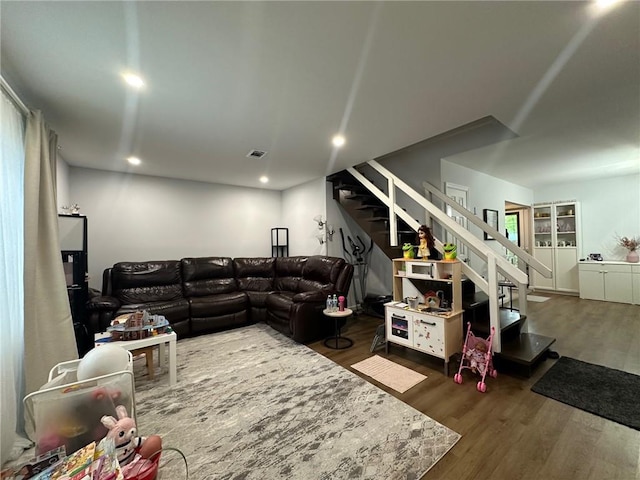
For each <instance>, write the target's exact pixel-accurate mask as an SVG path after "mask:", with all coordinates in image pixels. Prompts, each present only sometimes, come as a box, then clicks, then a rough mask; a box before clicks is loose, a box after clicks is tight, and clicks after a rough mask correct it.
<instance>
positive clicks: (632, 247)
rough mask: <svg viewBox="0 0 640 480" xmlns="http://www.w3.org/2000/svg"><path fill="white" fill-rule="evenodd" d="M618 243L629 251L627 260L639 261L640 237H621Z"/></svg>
mask: <svg viewBox="0 0 640 480" xmlns="http://www.w3.org/2000/svg"><path fill="white" fill-rule="evenodd" d="M618 244H619V245H620V246H621V247H624V248H626V249H627V250H628V251H629V253H627V262H630V263H638V261H639V260H640V257H639V256H638V252H637V249H638V246H640V237H619V238H618Z"/></svg>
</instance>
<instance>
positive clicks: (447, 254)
mask: <svg viewBox="0 0 640 480" xmlns="http://www.w3.org/2000/svg"><path fill="white" fill-rule="evenodd" d="M442 249H443V250H444V259H445V260H455V259H456V257H457V256H458V247H456V246H455V245H454V244H453V243H445V244H444V245H443V246H442Z"/></svg>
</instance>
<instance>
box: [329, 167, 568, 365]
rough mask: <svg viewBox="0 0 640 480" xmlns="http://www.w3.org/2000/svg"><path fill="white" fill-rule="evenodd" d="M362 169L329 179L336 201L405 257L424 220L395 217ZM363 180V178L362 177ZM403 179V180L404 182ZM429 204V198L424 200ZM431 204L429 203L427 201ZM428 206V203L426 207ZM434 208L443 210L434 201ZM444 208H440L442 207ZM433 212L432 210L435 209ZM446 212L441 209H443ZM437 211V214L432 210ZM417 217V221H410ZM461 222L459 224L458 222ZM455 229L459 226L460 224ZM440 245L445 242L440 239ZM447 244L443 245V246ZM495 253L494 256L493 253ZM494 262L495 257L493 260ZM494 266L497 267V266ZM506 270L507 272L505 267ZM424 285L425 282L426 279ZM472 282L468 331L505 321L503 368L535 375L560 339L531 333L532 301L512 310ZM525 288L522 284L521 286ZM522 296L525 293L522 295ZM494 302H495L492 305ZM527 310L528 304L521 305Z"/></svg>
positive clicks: (484, 330) (467, 289) (499, 342)
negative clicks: (405, 248) (405, 247)
mask: <svg viewBox="0 0 640 480" xmlns="http://www.w3.org/2000/svg"><path fill="white" fill-rule="evenodd" d="M358 173H359V172H358V170H356V169H349V170H343V171H341V172H338V173H335V174H333V175H331V176H329V177H327V181H329V182H331V183H332V185H333V198H334V200H336V201H337V202H338V203H339V204H340V205H341V207H342V208H343V210H344V211H345V212H347V214H348V215H349V216H350V217H351V218H352V219H353V220H354V221H355V222H356V223H357V224H358V225H359V226H360V228H362V230H363V231H364V232H366V233H367V234H368V235H369V237H370V238H371V239H372V241H373V242H374V243H375V244H376V245H377V246H378V247H379V248H380V249H381V250H382V251H383V252H384V253H385V254H386V255H387V256H388V257H389V259H393V258H399V257H402V247H401V245H402V244H403V243H405V242H408V243H412V244H415V243H416V236H417V234H416V230H417V227H416V225H419V224H420V222H418V221H417V220H413V219H407V220H404V219H403V218H400V217H401V214H404V216H405V218H407V217H406V211H405V210H404V209H401V210H402V211H398V210H396V215H392V211H393V209H392V208H390V207H389V204H388V203H385V202H384V201H383V200H381V199H380V197H382V198H385V196H386V195H387V194H385V193H383V192H382V191H381V189H379V188H378V187H376V186H375V185H373V183H372V182H371V181H370V180H369V179H366V180H365V181H364V183H366V184H368V185H365V184H364V183H363V181H361V180H359V179H358V178H356V176H355V175H357V174H358ZM358 176H360V178H363V177H362V176H361V175H358ZM398 182H400V181H399V180H398ZM392 190H393V183H390V187H389V192H390V193H389V197H390V198H391V199H394V198H395V195H394V194H393V193H392ZM424 201H425V202H426V200H424ZM427 203H428V202H427ZM426 207H427V205H425V208H426ZM432 207H433V208H437V207H435V206H433V205H432ZM438 210H439V209H438ZM429 211H430V213H432V212H431V210H429ZM439 212H440V213H441V211H440V210H439ZM432 214H433V213H432ZM411 220H413V225H410V224H409V222H410V221H411ZM456 226H457V225H456ZM452 228H454V229H455V227H454V226H452ZM489 233H490V234H491V235H492V236H495V235H496V234H497V235H500V233H499V232H495V231H494V232H489ZM455 234H456V237H458V238H460V239H461V240H463V239H464V237H465V236H469V235H470V234H469V232H468V231H466V230H463V231H462V232H460V231H456V232H455ZM438 243H439V242H438ZM440 245H441V244H440ZM489 255H491V254H489ZM489 261H490V260H489ZM464 267H465V268H466V271H465V273H466V274H467V276H468V277H469V278H471V279H473V278H474V274H475V272H473V271H472V270H471V271H469V270H470V269H469V267H468V266H467V265H464ZM489 270H492V269H491V268H490V269H489ZM500 273H503V272H502V271H501V272H500ZM475 278H477V279H479V282H480V286H481V289H485V291H486V288H483V287H486V286H487V282H486V281H485V280H484V279H481V277H480V276H479V275H477V274H475ZM420 283H423V282H420ZM463 283H467V285H463V308H464V310H465V313H464V322H465V326H464V328H463V331H466V322H467V321H469V322H471V327H472V330H473V332H474V334H476V335H478V336H482V337H487V336H488V335H489V332H490V331H491V325H492V324H494V325H495V324H496V323H497V324H499V327H496V331H499V332H500V335H499V338H497V339H494V348H495V357H496V365H498V366H499V367H500V369H501V370H503V371H505V370H507V371H512V372H516V373H522V372H524V373H525V375H527V376H528V375H530V374H531V372H532V370H533V368H534V367H535V366H536V365H537V364H538V362H539V361H540V360H541V359H544V358H546V353H547V351H548V350H549V347H550V346H551V345H552V344H553V343H554V342H555V339H554V338H550V337H544V336H541V335H536V334H530V333H527V331H526V302H524V310H525V311H523V312H522V313H521V312H519V311H517V310H513V309H509V308H501V307H498V305H497V304H498V300H500V294H498V293H495V294H487V293H484V292H483V291H479V292H476V291H475V290H476V288H475V286H474V284H473V282H471V280H467V281H466V282H463ZM488 285H489V287H491V286H492V285H495V286H496V288H495V290H496V292H497V283H495V282H493V281H489V282H488ZM520 285H521V286H522V284H520ZM416 287H417V288H418V289H419V290H420V291H427V290H428V288H427V287H428V286H427V285H425V284H422V285H417V284H416ZM520 293H521V295H522V294H524V295H525V297H524V298H526V290H525V289H524V288H521V289H520ZM521 298H522V297H521ZM492 302H494V306H493V308H492ZM521 308H522V307H521ZM492 310H493V311H494V316H495V320H493V321H492V318H491V311H492Z"/></svg>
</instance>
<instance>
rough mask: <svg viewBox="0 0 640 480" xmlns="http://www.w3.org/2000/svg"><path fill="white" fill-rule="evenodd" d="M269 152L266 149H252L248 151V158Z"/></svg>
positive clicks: (261, 155)
mask: <svg viewBox="0 0 640 480" xmlns="http://www.w3.org/2000/svg"><path fill="white" fill-rule="evenodd" d="M266 154H267V152H265V151H264V150H255V149H254V150H251V151H250V152H249V153H247V158H262V157H264V156H265V155H266Z"/></svg>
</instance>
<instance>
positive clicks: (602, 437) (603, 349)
mask: <svg viewBox="0 0 640 480" xmlns="http://www.w3.org/2000/svg"><path fill="white" fill-rule="evenodd" d="M537 295H543V296H549V297H551V299H550V300H548V301H546V302H543V303H535V302H529V304H528V310H529V311H528V322H529V323H528V325H529V331H530V332H531V333H538V334H542V335H547V336H551V337H555V338H556V339H557V341H556V343H555V344H554V345H553V347H552V350H555V351H557V352H558V353H559V354H560V355H561V356H569V357H573V358H577V359H580V360H583V361H586V362H591V363H596V364H600V365H606V366H608V367H612V368H617V369H620V370H624V371H627V372H631V373H635V374H640V306H637V305H624V304H617V303H607V302H597V301H591V300H580V299H579V298H577V297H573V296H565V295H551V294H547V293H537ZM381 323H383V320H382V319H380V318H375V317H370V316H366V315H359V316H357V317H354V318H352V319H350V320H349V322H348V323H347V325H346V327H345V328H344V329H343V334H344V335H345V336H348V337H349V338H351V339H353V340H354V345H353V346H352V347H351V348H349V349H346V350H331V349H329V348H327V347H325V346H324V344H323V343H322V342H316V343H313V344H311V345H309V346H310V347H311V348H313V349H314V350H316V351H317V352H319V353H321V354H323V355H325V356H326V357H328V358H330V359H331V360H333V361H335V362H336V363H338V364H340V365H342V366H343V367H345V368H347V369H349V370H351V371H353V372H354V373H356V374H358V375H360V376H361V377H363V378H365V379H366V380H368V381H370V382H372V383H374V384H376V385H377V386H379V387H380V388H382V389H383V390H385V391H387V392H389V393H390V394H392V395H393V396H395V397H397V398H398V399H400V400H402V401H403V402H405V403H407V404H409V405H411V406H412V407H414V408H416V409H417V410H420V411H421V412H423V413H424V414H426V415H428V416H429V417H431V418H433V419H435V420H437V421H438V422H440V423H442V424H444V425H446V426H447V427H449V428H451V429H453V430H455V431H456V432H458V433H460V434H461V435H462V438H461V439H460V441H459V442H458V443H457V444H456V445H455V446H454V447H453V448H452V449H451V450H450V451H449V453H447V454H446V455H445V456H444V457H443V458H442V460H440V461H439V462H438V463H437V464H436V465H435V466H434V467H433V468H432V469H431V470H430V471H429V472H427V474H426V475H425V476H424V477H423V480H434V479H457V480H463V479H469V480H471V479H481V478H482V479H485V478H491V479H509V480H517V479H523V480H524V479H526V480H529V479H536V480H537V479H559V480H560V479H561V480H572V479H576V480H577V479H580V480H590V479H593V480H596V479H598V480H602V479H607V480H614V479H615V480H639V479H640V431H637V430H634V429H631V428H629V427H625V426H623V425H620V424H618V423H615V422H612V421H609V420H605V419H603V418H601V417H598V416H595V415H592V414H589V413H586V412H584V411H582V410H578V409H576V408H573V407H570V406H568V405H565V404H563V403H560V402H557V401H554V400H551V399H548V398H546V397H543V396H541V395H538V394H536V393H533V392H532V391H531V390H530V388H531V386H532V385H533V384H534V383H535V382H536V381H537V380H538V379H539V378H540V377H541V376H542V375H543V374H544V372H545V371H546V370H548V369H549V368H550V367H551V366H552V365H553V363H554V362H555V360H551V359H546V360H544V361H543V362H542V363H541V364H540V365H539V366H538V367H537V368H536V369H535V370H534V372H533V374H532V375H531V377H530V378H524V377H516V376H513V375H500V374H499V375H498V377H497V378H495V379H493V378H488V377H487V393H484V394H483V393H479V392H478V391H477V390H476V388H475V384H476V382H477V379H478V377H475V376H474V375H473V374H471V372H469V371H468V370H466V371H464V374H465V375H464V379H465V381H464V383H463V384H462V385H458V384H455V383H454V382H453V373H454V371H457V367H458V365H457V364H455V363H452V364H451V371H450V373H449V377H445V376H444V374H443V370H442V365H443V364H442V361H441V360H438V359H435V358H433V357H430V356H428V355H424V354H421V353H419V352H415V351H413V350H411V349H407V348H404V347H399V346H393V347H391V349H390V351H389V355H386V354H385V352H384V348H381V349H379V350H377V351H376V352H375V353H376V354H378V355H381V356H384V357H387V358H389V359H390V360H393V361H394V362H397V363H399V364H402V365H405V366H406V367H409V368H412V369H413V370H415V371H418V372H420V373H423V374H425V375H427V376H428V378H427V379H426V380H425V381H423V382H421V383H420V384H418V385H417V386H415V387H413V388H411V389H410V390H408V391H407V392H405V393H403V394H401V393H398V392H395V391H394V390H391V389H389V388H388V387H385V386H384V385H381V384H378V383H377V382H375V381H374V380H372V379H370V378H369V377H366V376H364V375H362V374H359V373H358V372H356V371H355V370H353V369H351V368H349V367H350V365H352V364H354V363H356V362H358V361H360V360H363V359H365V358H368V357H369V356H371V355H373V354H372V353H370V351H369V349H370V347H371V342H372V340H373V337H374V334H375V328H376V326H377V325H380V324H381ZM467 373H468V375H467ZM638 408H640V399H638Z"/></svg>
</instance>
